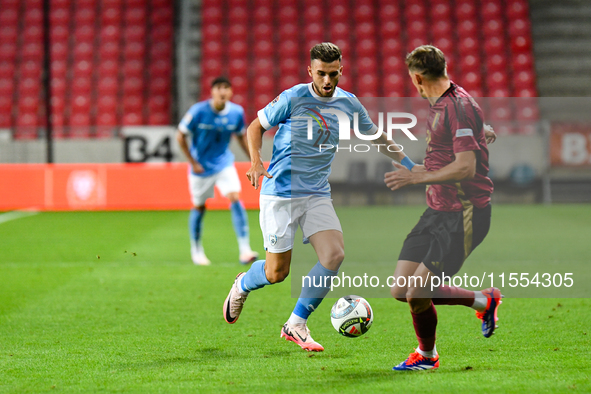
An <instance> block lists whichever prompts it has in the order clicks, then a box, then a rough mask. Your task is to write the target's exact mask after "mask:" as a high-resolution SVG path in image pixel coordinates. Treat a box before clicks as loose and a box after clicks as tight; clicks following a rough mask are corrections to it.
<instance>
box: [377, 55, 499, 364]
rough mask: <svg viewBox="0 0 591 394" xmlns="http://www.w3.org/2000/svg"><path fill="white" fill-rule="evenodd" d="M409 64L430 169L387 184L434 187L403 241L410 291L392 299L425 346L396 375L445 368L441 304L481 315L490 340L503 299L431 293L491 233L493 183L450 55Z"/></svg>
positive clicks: (475, 115)
mask: <svg viewBox="0 0 591 394" xmlns="http://www.w3.org/2000/svg"><path fill="white" fill-rule="evenodd" d="M406 65H407V66H408V70H409V74H410V77H411V79H412V82H413V84H414V86H415V87H416V88H417V90H418V92H419V94H420V95H421V96H422V97H423V98H426V99H427V100H429V103H430V104H431V107H430V110H429V118H428V136H427V142H428V147H427V152H426V158H425V161H424V165H415V164H414V163H413V162H412V161H411V160H410V159H408V157H406V158H404V160H403V161H402V162H401V164H402V165H400V164H397V163H396V164H395V166H396V167H397V171H394V172H389V173H387V174H386V175H385V182H386V185H387V186H388V187H389V188H390V189H392V190H397V189H400V188H402V187H404V186H407V185H417V184H424V185H427V192H426V194H427V205H428V206H429V208H427V210H426V211H425V213H424V214H423V215H422V216H421V218H420V220H419V222H418V223H417V225H416V226H415V227H414V228H413V229H412V231H411V232H410V234H408V236H407V238H406V240H405V241H404V245H403V247H402V251H401V252H400V256H399V257H398V263H397V265H396V270H395V272H394V277H395V278H396V279H397V280H396V284H401V283H405V284H406V286H403V287H398V286H397V285H395V286H394V287H392V289H391V292H392V295H393V296H394V297H395V298H396V299H397V300H399V301H403V302H407V303H408V304H409V306H410V311H411V314H412V319H413V325H414V328H415V333H416V335H417V339H418V341H419V346H418V348H417V349H416V351H415V353H412V354H411V355H410V357H409V358H408V359H407V360H405V361H403V362H402V363H400V364H399V365H397V366H395V367H394V368H393V369H394V370H398V371H405V370H425V369H435V368H438V367H439V355H438V354H437V350H436V348H435V330H436V327H437V311H436V310H435V305H465V306H468V307H471V308H473V309H475V310H476V316H477V317H478V318H480V319H481V320H482V333H483V335H484V336H485V337H487V338H488V337H490V336H491V335H492V334H493V332H494V329H495V327H496V324H495V322H496V320H497V317H496V314H497V308H498V306H499V304H500V303H501V302H500V299H501V297H502V296H501V293H500V291H499V290H498V289H496V288H490V289H486V290H482V291H470V290H466V289H462V288H459V287H452V286H447V285H441V286H439V287H436V288H435V289H433V290H431V281H432V279H431V277H432V276H438V277H440V278H442V277H443V276H446V277H451V276H453V275H455V274H456V273H457V272H458V271H459V270H460V269H461V267H462V265H463V263H464V260H465V259H466V258H467V257H468V255H469V254H470V253H471V252H472V251H473V250H474V248H476V246H478V245H479V244H480V243H481V242H482V240H483V239H484V237H485V236H486V234H487V233H488V229H489V227H490V217H491V206H490V195H491V193H492V191H493V183H492V181H491V180H490V178H488V148H487V136H486V135H485V130H484V129H485V125H484V121H483V119H484V118H483V114H482V110H481V109H480V107H479V106H478V104H477V103H476V102H475V101H474V99H473V98H472V97H470V95H469V94H468V93H467V92H466V91H465V90H464V89H463V88H462V87H460V86H458V85H456V84H455V83H454V82H452V81H451V80H450V79H449V77H448V76H447V71H446V62H445V57H444V55H443V52H441V50H439V49H438V48H436V47H434V46H431V45H423V46H420V47H418V48H416V49H415V50H414V51H412V52H411V53H410V54H409V55H408V56H407V57H406ZM491 140H493V139H492V138H491V139H489V142H491ZM411 276H414V277H415V279H414V280H412V279H410V277H411ZM400 277H404V278H400ZM417 277H420V278H417ZM398 279H405V280H404V281H403V280H398Z"/></svg>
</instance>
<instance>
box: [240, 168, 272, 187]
mask: <svg viewBox="0 0 591 394" xmlns="http://www.w3.org/2000/svg"><path fill="white" fill-rule="evenodd" d="M263 175H264V176H266V177H267V178H273V176H272V175H271V174H269V173H268V172H267V170H266V169H265V167H264V166H263V163H262V162H259V163H256V164H252V165H251V166H250V169H249V170H248V171H246V177H247V178H248V180H249V181H250V184H251V185H253V186H254V189H255V190H257V189H258V188H259V178H260V177H262V176H263Z"/></svg>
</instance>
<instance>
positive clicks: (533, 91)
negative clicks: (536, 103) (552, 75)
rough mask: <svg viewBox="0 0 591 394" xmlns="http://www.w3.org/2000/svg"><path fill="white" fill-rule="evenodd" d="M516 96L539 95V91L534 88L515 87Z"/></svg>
mask: <svg viewBox="0 0 591 394" xmlns="http://www.w3.org/2000/svg"><path fill="white" fill-rule="evenodd" d="M515 97H537V92H536V89H534V88H525V89H515Z"/></svg>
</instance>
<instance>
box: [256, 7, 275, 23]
mask: <svg viewBox="0 0 591 394" xmlns="http://www.w3.org/2000/svg"><path fill="white" fill-rule="evenodd" d="M253 16H254V23H256V24H258V23H270V22H271V21H272V20H273V12H272V11H271V8H270V7H257V8H256V9H255V10H254V15H253Z"/></svg>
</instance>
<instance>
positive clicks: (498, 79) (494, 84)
mask: <svg viewBox="0 0 591 394" xmlns="http://www.w3.org/2000/svg"><path fill="white" fill-rule="evenodd" d="M486 86H487V87H488V89H489V90H492V89H495V88H504V87H508V86H509V79H508V78H507V74H506V73H505V72H502V71H495V72H493V73H490V74H487V76H486Z"/></svg>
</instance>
